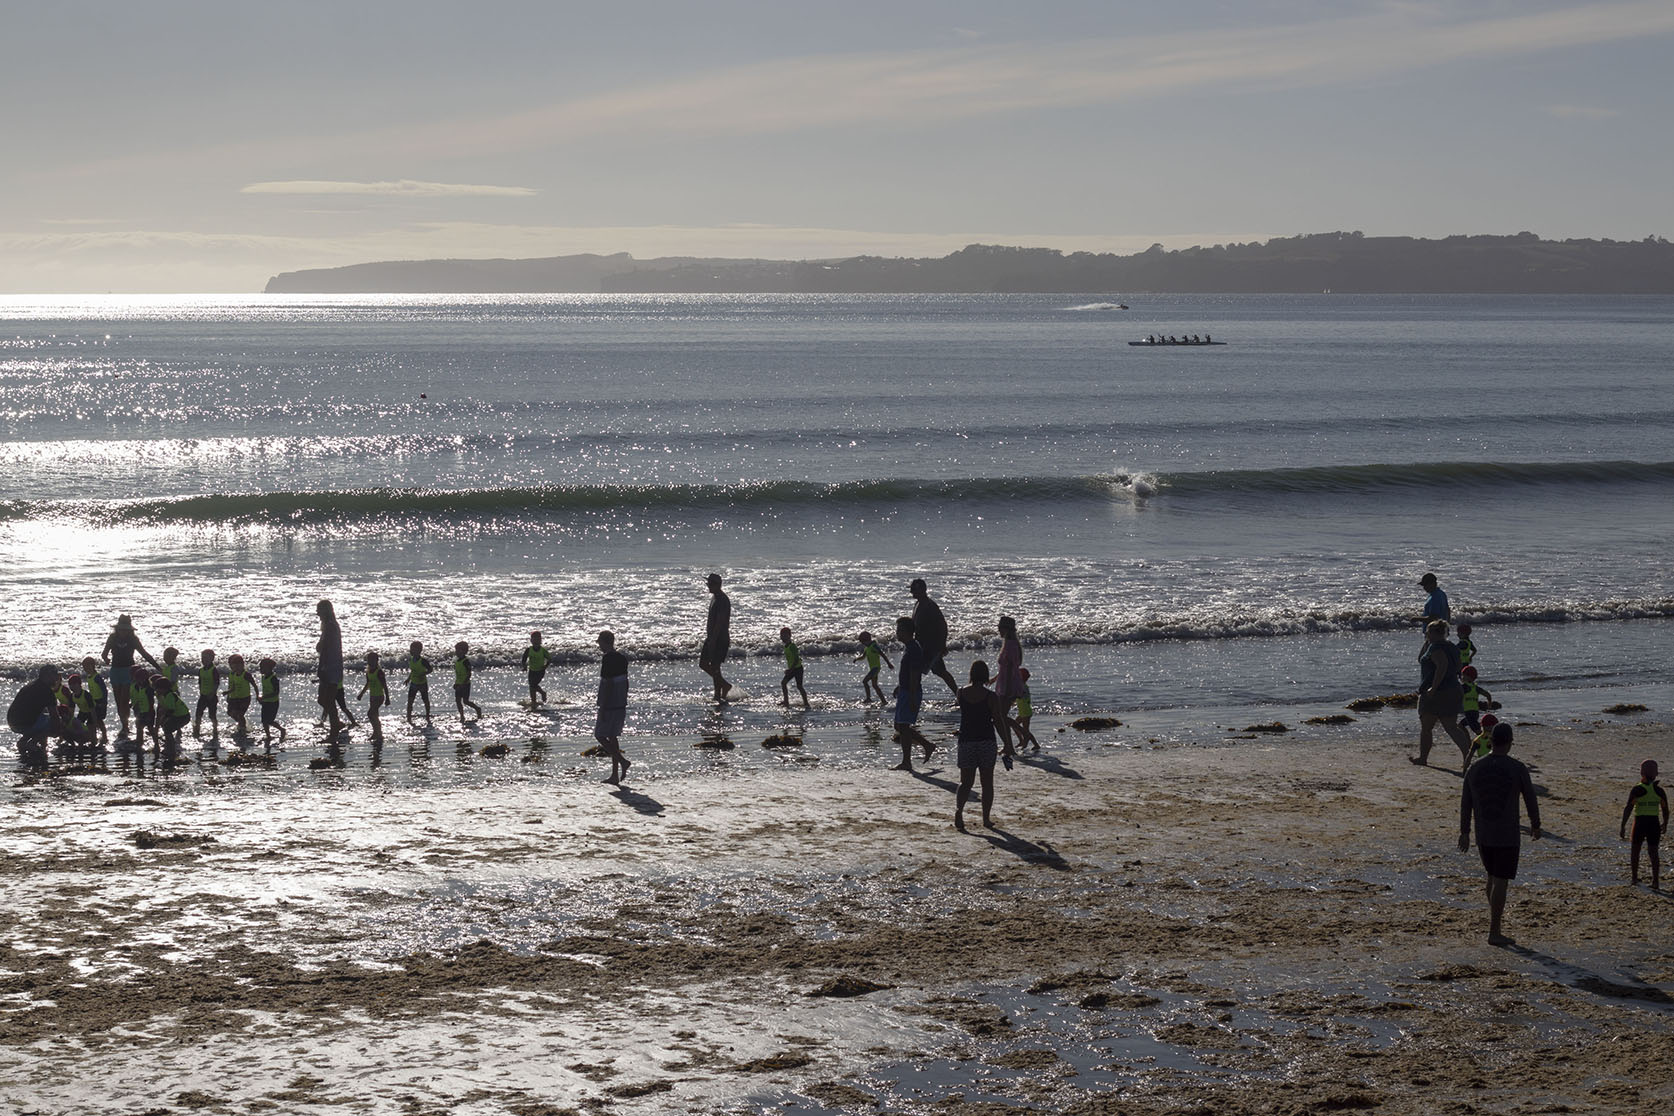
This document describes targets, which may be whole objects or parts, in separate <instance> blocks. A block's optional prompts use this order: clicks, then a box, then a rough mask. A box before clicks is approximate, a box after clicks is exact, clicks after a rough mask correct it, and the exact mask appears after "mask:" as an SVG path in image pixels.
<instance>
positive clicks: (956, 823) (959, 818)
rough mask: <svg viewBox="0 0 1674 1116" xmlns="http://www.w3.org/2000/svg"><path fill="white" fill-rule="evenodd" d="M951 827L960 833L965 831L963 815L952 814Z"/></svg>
mask: <svg viewBox="0 0 1674 1116" xmlns="http://www.w3.org/2000/svg"><path fill="white" fill-rule="evenodd" d="M953 828H955V829H957V830H958V831H959V832H961V833H963V832H965V815H963V814H955V815H953Z"/></svg>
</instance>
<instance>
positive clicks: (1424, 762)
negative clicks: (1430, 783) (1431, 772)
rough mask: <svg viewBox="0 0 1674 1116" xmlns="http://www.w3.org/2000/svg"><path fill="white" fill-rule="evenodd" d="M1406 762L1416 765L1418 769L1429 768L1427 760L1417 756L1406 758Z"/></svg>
mask: <svg viewBox="0 0 1674 1116" xmlns="http://www.w3.org/2000/svg"><path fill="white" fill-rule="evenodd" d="M1407 762H1408V763H1412V764H1417V765H1418V766H1419V767H1429V766H1430V764H1429V761H1428V760H1423V759H1420V758H1419V757H1417V756H1408V757H1407Z"/></svg>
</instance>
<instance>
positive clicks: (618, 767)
mask: <svg viewBox="0 0 1674 1116" xmlns="http://www.w3.org/2000/svg"><path fill="white" fill-rule="evenodd" d="M599 650H600V651H601V652H603V653H604V658H603V659H602V660H601V661H600V663H599V716H598V719H597V720H596V721H594V722H593V739H594V740H597V741H598V742H599V747H600V748H601V749H603V750H604V753H605V755H607V756H609V757H610V778H608V779H606V780H605V782H607V783H612V784H615V785H617V786H620V785H621V784H622V780H623V779H625V778H627V777H628V768H630V767H632V766H633V764H632V763H631V762H629V760H628V757H627V756H624V755H623V754H622V725H623V723H624V722H626V721H627V719H628V657H627V656H626V655H624V654H622V653H621V652H620V651H618V650H616V636H615V635H614V634H612V633H611V632H600V633H599Z"/></svg>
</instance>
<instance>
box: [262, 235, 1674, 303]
mask: <svg viewBox="0 0 1674 1116" xmlns="http://www.w3.org/2000/svg"><path fill="white" fill-rule="evenodd" d="M266 290H267V293H268V294H285V293H309V294H320V293H352V294H371V293H409V294H417V293H481V294H512V293H539V292H549V293H598V294H615V293H649V292H669V293H691V294H773V293H830V294H873V293H876V294H882V293H891V292H901V293H927V292H948V293H970V294H985V293H1053V292H1088V291H1115V292H1123V293H1127V292H1141V291H1159V292H1177V293H1186V294H1193V293H1199V294H1207V293H1249V294H1260V293H1275V294H1282V293H1301V294H1305V293H1310V292H1318V291H1327V290H1328V291H1333V292H1335V293H1337V294H1674V244H1671V243H1670V242H1669V241H1668V240H1666V239H1664V238H1662V237H1660V236H1650V237H1646V238H1645V239H1644V240H1636V241H1622V240H1542V239H1541V238H1540V237H1538V236H1536V235H1535V234H1534V233H1518V234H1516V235H1515V236H1450V237H1445V238H1443V239H1441V240H1419V239H1414V238H1412V237H1404V236H1365V235H1363V234H1361V233H1358V232H1335V233H1313V234H1309V235H1305V236H1293V237H1279V238H1276V239H1273V240H1269V241H1267V242H1266V243H1264V244H1257V243H1253V242H1252V243H1249V244H1217V245H1214V246H1213V247H1196V248H1183V249H1179V250H1177V251H1167V250H1165V249H1164V248H1163V247H1162V245H1160V244H1153V245H1152V246H1151V247H1150V248H1149V249H1147V250H1146V251H1144V252H1139V253H1136V254H1134V255H1131V256H1118V255H1113V254H1110V253H1093V252H1070V253H1067V254H1066V253H1064V252H1060V251H1057V250H1056V249H1051V248H1007V247H998V246H993V245H985V244H972V245H970V246H969V247H966V248H961V249H960V250H959V251H957V252H954V253H951V254H950V255H947V256H943V257H941V258H940V259H902V258H885V257H882V256H854V257H851V258H848V259H835V260H748V259H701V258H695V257H680V256H671V257H665V258H660V259H652V260H636V259H634V258H633V257H632V256H630V255H628V254H627V253H626V252H619V253H616V254H615V255H610V256H599V255H576V256H552V257H548V258H544V259H528V260H409V261H392V262H387V263H366V264H354V265H352V266H349V267H333V268H318V269H314V270H309V271H287V272H284V273H282V274H280V275H276V276H274V277H273V278H272V279H270V280H268V283H267V288H266Z"/></svg>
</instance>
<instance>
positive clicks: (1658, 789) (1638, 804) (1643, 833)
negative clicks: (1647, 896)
mask: <svg viewBox="0 0 1674 1116" xmlns="http://www.w3.org/2000/svg"><path fill="white" fill-rule="evenodd" d="M1659 815H1660V816H1659ZM1630 817H1631V818H1632V819H1633V851H1632V852H1631V853H1630V854H1629V856H1630V857H1631V860H1630V863H1631V864H1632V866H1633V882H1634V883H1638V882H1639V848H1640V846H1642V845H1643V846H1644V848H1645V852H1646V853H1647V854H1649V856H1650V860H1651V890H1652V891H1656V890H1658V889H1659V888H1660V887H1661V886H1662V861H1661V860H1660V859H1659V858H1658V856H1657V843H1658V842H1659V841H1661V839H1662V831H1663V830H1665V829H1667V828H1668V792H1667V791H1665V790H1663V789H1662V785H1661V784H1660V783H1658V782H1657V761H1656V760H1646V761H1645V762H1644V763H1642V764H1640V765H1639V782H1638V783H1637V784H1635V785H1634V786H1633V787H1632V788H1630V789H1629V790H1628V798H1627V805H1626V806H1624V807H1622V840H1624V841H1626V840H1627V839H1628V830H1627V824H1628V818H1630Z"/></svg>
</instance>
